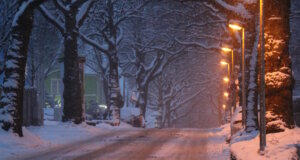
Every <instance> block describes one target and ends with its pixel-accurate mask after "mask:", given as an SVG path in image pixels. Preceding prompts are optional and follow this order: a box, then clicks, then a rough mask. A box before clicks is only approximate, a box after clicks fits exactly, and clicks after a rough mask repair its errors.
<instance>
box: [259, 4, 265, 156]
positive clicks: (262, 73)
mask: <svg viewBox="0 0 300 160" xmlns="http://www.w3.org/2000/svg"><path fill="white" fill-rule="evenodd" d="M259 30H260V32H259V38H260V43H261V44H260V49H261V51H260V52H261V55H260V56H261V57H260V60H261V63H260V64H261V68H260V69H261V71H260V132H259V144H260V145H259V150H260V151H261V152H263V151H264V150H265V147H266V119H265V117H266V104H265V98H266V97H265V40H264V0H260V1H259Z"/></svg>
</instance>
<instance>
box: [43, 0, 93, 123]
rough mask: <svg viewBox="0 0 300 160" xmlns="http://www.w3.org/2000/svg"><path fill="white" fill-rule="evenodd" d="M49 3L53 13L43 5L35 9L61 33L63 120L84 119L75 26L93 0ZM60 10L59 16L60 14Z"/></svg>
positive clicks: (83, 16) (81, 20) (77, 120)
mask: <svg viewBox="0 0 300 160" xmlns="http://www.w3.org/2000/svg"><path fill="white" fill-rule="evenodd" d="M53 3H54V5H55V7H56V8H57V9H58V10H59V12H60V13H59V14H58V16H57V17H55V16H54V15H53V13H51V12H50V11H49V10H48V9H47V8H46V6H44V5H42V6H40V7H39V10H40V11H41V12H42V14H43V15H44V17H45V18H46V19H48V20H49V21H50V22H51V23H52V24H53V25H54V26H55V27H56V28H57V29H58V30H59V31H60V33H61V34H62V35H63V37H64V79H63V82H64V93H63V97H64V115H63V121H69V120H72V121H74V122H75V123H77V124H78V123H81V122H82V121H84V117H85V116H84V114H83V112H84V108H83V105H82V102H83V97H82V92H83V91H82V89H81V85H80V83H82V82H81V81H80V79H79V68H78V67H79V66H78V46H77V43H78V42H77V41H78V40H77V38H78V33H79V28H80V26H82V24H83V22H84V20H85V18H86V17H87V15H88V11H89V9H90V8H91V7H92V5H93V3H94V0H75V1H71V0H67V1H61V0H54V1H53ZM55 11H57V10H55ZM61 14H62V15H63V16H62V17H60V15H61Z"/></svg>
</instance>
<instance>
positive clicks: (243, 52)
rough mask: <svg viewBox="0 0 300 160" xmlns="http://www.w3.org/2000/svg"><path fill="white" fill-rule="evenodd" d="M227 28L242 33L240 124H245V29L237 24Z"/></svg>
mask: <svg viewBox="0 0 300 160" xmlns="http://www.w3.org/2000/svg"><path fill="white" fill-rule="evenodd" d="M228 27H229V28H231V29H233V30H235V31H242V123H243V125H244V126H245V124H246V86H245V29H244V27H242V26H239V25H237V24H229V25H228Z"/></svg>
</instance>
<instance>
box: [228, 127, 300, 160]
mask: <svg viewBox="0 0 300 160" xmlns="http://www.w3.org/2000/svg"><path fill="white" fill-rule="evenodd" d="M237 134H239V133H237ZM299 135H300V128H295V129H286V130H285V131H284V132H280V133H272V134H267V147H266V149H265V152H264V155H260V153H259V134H258V132H256V133H253V134H245V135H242V136H241V137H240V138H239V139H235V141H234V142H232V144H231V148H230V149H231V153H232V154H233V155H234V156H235V157H236V159H237V160H253V159H255V160H266V159H268V160H269V159H272V160H277V159H278V160H282V159H286V160H290V159H297V145H298V144H300V136H299ZM236 138H237V137H236Z"/></svg>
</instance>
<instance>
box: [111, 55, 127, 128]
mask: <svg viewBox="0 0 300 160" xmlns="http://www.w3.org/2000/svg"><path fill="white" fill-rule="evenodd" d="M118 62H119V60H118V57H117V54H116V52H115V53H113V54H112V55H111V57H110V63H109V77H108V87H109V94H110V95H109V108H110V109H111V110H112V116H113V121H114V122H113V124H114V126H119V125H120V109H121V107H122V106H123V103H124V102H123V99H122V96H121V92H120V84H119V71H118Z"/></svg>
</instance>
